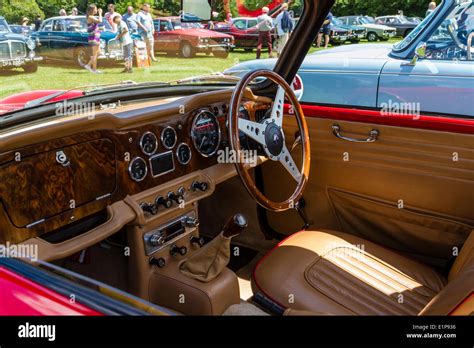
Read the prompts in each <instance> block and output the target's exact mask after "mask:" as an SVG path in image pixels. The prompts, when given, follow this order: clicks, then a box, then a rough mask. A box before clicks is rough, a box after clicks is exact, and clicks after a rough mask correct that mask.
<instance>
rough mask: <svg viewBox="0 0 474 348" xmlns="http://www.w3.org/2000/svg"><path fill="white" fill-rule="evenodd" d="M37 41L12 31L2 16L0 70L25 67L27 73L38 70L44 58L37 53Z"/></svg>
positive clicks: (0, 20) (0, 26)
mask: <svg viewBox="0 0 474 348" xmlns="http://www.w3.org/2000/svg"><path fill="white" fill-rule="evenodd" d="M35 49H36V42H35V41H34V40H32V39H31V38H28V37H26V36H24V35H21V34H15V33H13V32H12V31H11V29H10V26H9V25H8V23H7V21H6V20H5V18H3V17H0V70H6V69H13V68H20V67H21V68H23V70H24V71H25V72H27V73H32V72H36V70H38V62H40V61H41V60H42V59H43V58H42V57H40V56H37V55H36V52H35Z"/></svg>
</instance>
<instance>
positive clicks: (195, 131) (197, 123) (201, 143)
mask: <svg viewBox="0 0 474 348" xmlns="http://www.w3.org/2000/svg"><path fill="white" fill-rule="evenodd" d="M191 138H192V139H193V144H194V147H195V148H196V150H197V151H198V152H199V153H200V154H201V155H202V156H204V157H210V156H212V155H214V154H215V153H216V152H217V150H218V149H219V144H220V141H221V129H220V127H219V121H218V120H217V118H216V116H214V114H213V113H212V112H210V111H209V110H204V111H201V112H200V113H198V114H197V115H196V117H194V120H193V125H192V127H191Z"/></svg>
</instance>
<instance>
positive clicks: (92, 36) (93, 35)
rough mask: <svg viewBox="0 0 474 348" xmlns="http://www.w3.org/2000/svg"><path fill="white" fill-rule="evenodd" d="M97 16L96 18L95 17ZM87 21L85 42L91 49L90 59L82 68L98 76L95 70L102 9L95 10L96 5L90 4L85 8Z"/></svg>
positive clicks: (98, 49) (98, 50) (98, 72)
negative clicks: (86, 41)
mask: <svg viewBox="0 0 474 348" xmlns="http://www.w3.org/2000/svg"><path fill="white" fill-rule="evenodd" d="M97 15H98V16H97ZM86 20H87V33H88V37H87V40H88V42H89V47H90V49H91V59H90V61H89V63H87V64H86V65H84V68H86V69H87V70H89V71H90V72H93V73H94V74H100V73H101V72H100V71H99V70H97V59H98V58H99V53H100V28H99V24H101V23H102V9H101V8H99V9H97V5H95V4H90V5H89V6H88V7H87V12H86Z"/></svg>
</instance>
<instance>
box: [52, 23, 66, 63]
mask: <svg viewBox="0 0 474 348" xmlns="http://www.w3.org/2000/svg"><path fill="white" fill-rule="evenodd" d="M65 31H66V26H65V21H64V19H55V20H53V23H52V29H51V32H50V35H49V49H50V52H51V53H50V55H51V57H53V58H57V59H61V58H64V57H65V52H64V49H65V45H66V44H67V40H66V37H65Z"/></svg>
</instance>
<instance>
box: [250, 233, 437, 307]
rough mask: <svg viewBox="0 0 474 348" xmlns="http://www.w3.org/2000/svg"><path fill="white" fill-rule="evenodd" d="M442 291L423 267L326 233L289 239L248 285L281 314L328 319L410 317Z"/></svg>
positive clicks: (381, 249) (434, 276)
mask: <svg viewBox="0 0 474 348" xmlns="http://www.w3.org/2000/svg"><path fill="white" fill-rule="evenodd" d="M445 285H446V279H445V278H443V277H442V276H441V275H439V274H438V273H437V272H436V271H434V270H433V269H431V268H430V267H428V266H425V265H423V264H421V263H419V262H417V261H414V260H411V259H409V258H407V257H405V256H403V255H401V254H399V253H397V252H394V251H392V250H390V249H386V248H384V247H381V246H379V245H377V244H374V243H372V242H369V241H367V240H364V239H361V238H358V237H356V236H353V235H349V234H346V233H342V232H337V231H329V230H324V231H304V232H299V233H296V234H293V235H292V236H290V237H289V238H287V239H286V240H284V241H283V242H281V243H280V244H279V245H278V247H277V248H275V249H273V250H272V251H271V252H270V253H269V254H267V255H266V256H265V257H264V258H262V260H261V261H260V263H259V264H258V265H257V266H256V268H255V270H254V274H253V279H252V286H253V289H254V292H255V291H259V292H261V293H263V294H264V295H265V296H267V297H268V298H270V299H271V300H273V301H274V302H276V303H278V304H280V305H281V306H282V307H284V308H292V309H297V310H305V311H313V312H318V313H322V314H333V315H354V314H355V315H416V314H418V313H419V312H420V311H421V310H422V309H423V307H425V305H426V304H427V303H428V302H429V301H430V300H431V299H432V298H433V297H434V296H435V295H436V294H437V293H439V292H440V291H441V290H442V289H443V287H444V286H445Z"/></svg>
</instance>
